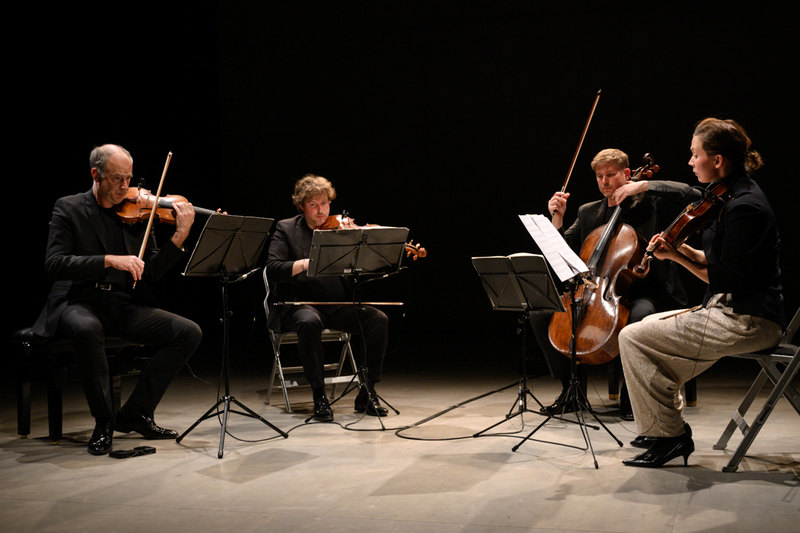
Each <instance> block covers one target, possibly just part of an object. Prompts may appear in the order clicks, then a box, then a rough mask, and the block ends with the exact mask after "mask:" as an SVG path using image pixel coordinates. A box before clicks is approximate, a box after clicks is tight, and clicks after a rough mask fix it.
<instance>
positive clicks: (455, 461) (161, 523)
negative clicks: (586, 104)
mask: <svg viewBox="0 0 800 533" xmlns="http://www.w3.org/2000/svg"><path fill="white" fill-rule="evenodd" d="M466 366H467V367H465V368H461V369H459V370H458V371H450V372H444V371H440V370H430V371H426V372H421V371H415V372H400V371H393V372H392V371H389V372H388V373H387V375H386V376H385V379H384V381H383V382H382V383H381V387H380V389H379V392H380V394H381V395H382V396H383V397H384V398H385V399H386V400H388V402H389V403H391V404H392V405H393V406H394V407H396V408H397V409H398V410H399V411H400V414H399V415H394V414H392V415H391V416H389V417H387V418H385V419H384V422H385V424H386V428H385V429H382V428H381V426H380V424H379V423H378V421H377V420H376V419H374V418H365V419H362V420H359V418H358V417H357V416H356V415H355V413H354V412H353V411H352V398H353V396H352V395H351V396H349V397H346V398H345V399H343V400H341V402H340V403H338V404H336V405H335V406H334V408H335V411H336V421H335V423H332V424H307V425H305V424H304V423H303V421H304V418H305V417H306V413H305V412H297V413H294V414H288V413H286V412H285V411H284V410H283V409H282V403H281V402H280V397H279V396H276V397H274V398H273V399H274V401H273V405H269V406H268V405H265V404H264V400H265V383H264V379H265V376H264V374H265V373H266V372H263V373H262V372H257V371H238V372H236V373H235V375H234V376H233V378H232V380H231V392H232V394H233V396H234V397H236V398H237V399H238V400H240V401H241V402H242V403H244V404H245V405H247V406H248V407H250V408H252V409H254V410H255V411H257V412H258V413H259V414H260V415H262V416H263V417H265V418H266V419H267V420H269V421H270V422H271V423H273V424H275V425H276V426H278V427H279V428H281V429H282V430H284V431H286V432H288V434H289V437H288V438H286V439H284V438H281V437H279V436H277V434H276V433H275V432H274V431H273V430H271V429H270V428H268V427H267V426H265V425H263V424H262V423H261V422H259V421H257V420H255V419H252V418H247V417H244V416H240V415H237V414H232V415H231V417H230V419H229V422H228V429H229V432H230V434H229V435H228V436H226V439H225V443H224V456H223V458H222V459H218V458H217V451H218V447H219V436H220V423H219V422H218V421H217V419H210V420H206V421H204V422H202V423H201V424H200V425H199V426H198V427H197V428H196V429H194V430H193V431H192V432H190V433H189V434H188V436H187V437H186V438H185V440H184V441H183V442H182V443H180V444H178V443H176V442H173V441H171V442H164V441H150V442H148V444H151V445H154V446H156V448H157V453H156V454H155V455H150V456H144V457H136V458H130V459H123V460H117V459H111V458H108V457H93V456H90V455H89V454H87V453H86V450H85V443H86V440H87V439H88V437H89V434H90V431H91V428H92V421H91V419H90V417H89V415H88V413H87V411H86V408H85V402H84V400H83V398H82V396H81V393H80V391H79V389H78V388H77V387H70V388H69V389H68V390H67V393H66V398H65V403H64V431H65V433H66V436H65V439H64V440H63V441H62V442H61V443H60V444H59V445H53V444H51V443H49V442H48V441H47V439H46V438H43V437H44V436H45V435H46V433H47V419H46V410H45V403H44V391H42V390H40V389H39V390H38V393H37V392H36V390H37V389H35V392H34V394H35V395H36V398H35V401H34V413H33V419H34V421H33V429H32V435H31V436H30V438H28V439H20V438H19V437H18V436H17V435H16V418H15V410H14V401H13V395H12V394H11V393H10V391H9V387H6V392H5V393H4V395H3V406H2V411H1V412H0V473H2V480H3V482H2V484H1V485H0V524H2V525H1V526H0V528H2V530H3V531H90V530H92V531H94V530H101V531H137V532H141V531H147V530H148V529H149V530H157V531H195V532H200V531H236V532H245V531H353V530H360V531H375V532H385V531H392V532H401V531H402V532H405V531H416V532H423V531H425V532H427V531H436V532H449V531H476V532H477V531H480V532H483V531H604V532H608V531H647V532H696V531H720V532H723V531H724V532H731V531H760V530H763V531H797V530H798V529H797V528H798V523H799V522H800V512H799V511H798V510H799V509H800V480H798V475H797V471H798V465H799V464H800V441H799V439H798V437H800V418H798V416H797V414H796V413H795V412H794V411H793V410H792V409H791V407H790V406H789V405H788V403H787V402H785V401H781V402H780V404H779V405H778V408H777V409H776V411H775V412H774V413H773V415H772V417H771V418H770V420H769V421H768V423H767V425H766V427H765V429H764V430H763V431H762V434H761V435H760V436H759V438H758V439H757V441H756V443H755V444H754V446H753V447H752V448H751V453H750V454H749V455H748V457H746V458H745V459H744V461H743V462H742V464H741V466H740V468H739V471H738V472H736V473H723V472H721V468H722V467H723V466H724V465H725V464H726V462H727V458H728V457H729V455H730V453H731V451H718V450H714V449H713V448H712V445H713V444H714V442H716V440H717V438H718V436H719V434H720V432H721V431H722V429H723V427H724V425H725V424H726V422H727V419H728V416H729V414H730V412H731V409H732V406H733V405H735V404H736V403H737V402H738V399H739V398H740V397H741V395H742V394H743V393H744V390H745V389H746V387H747V385H748V384H749V381H751V380H752V378H753V377H754V376H755V372H754V370H753V369H752V367H746V368H745V369H744V370H737V369H736V368H733V370H732V368H731V367H726V366H724V365H722V366H720V367H719V368H716V369H712V370H711V371H710V372H709V373H708V374H707V375H705V376H704V377H703V378H702V379H701V381H700V386H699V402H698V405H697V406H696V407H692V408H689V409H687V412H686V418H687V420H688V421H689V422H690V423H691V425H692V427H693V430H694V435H695V444H696V446H697V451H696V452H695V453H694V454H693V455H692V456H691V457H690V458H689V467H688V468H687V467H683V466H682V463H681V461H680V460H676V461H674V462H673V463H671V466H669V467H667V468H662V469H654V470H648V469H637V468H630V467H625V466H623V465H622V464H621V460H622V459H624V458H626V457H629V456H632V455H634V454H635V453H636V450H635V449H633V448H631V447H630V446H629V445H628V441H630V440H631V439H632V438H633V437H634V436H635V426H634V424H633V423H632V422H621V421H619V420H618V419H617V418H616V417H614V416H612V415H611V414H607V415H603V416H601V420H602V421H603V422H605V423H606V424H607V427H608V429H609V431H610V432H611V433H613V435H615V436H616V437H618V438H619V439H620V440H621V441H622V442H623V443H624V444H625V445H624V446H623V447H619V446H618V445H617V443H616V442H615V440H614V438H613V437H612V436H611V435H609V434H608V433H606V432H605V431H604V430H602V429H600V430H597V431H594V430H589V435H590V442H591V444H592V447H593V449H594V454H595V456H596V459H597V463H598V468H597V469H595V467H594V464H593V458H592V453H591V452H590V451H587V450H584V449H578V448H576V447H574V446H577V447H579V448H585V443H584V440H583V438H582V437H581V433H580V431H579V427H578V426H576V425H574V424H568V423H563V422H557V421H553V420H551V421H550V422H548V423H547V424H545V426H544V427H543V428H542V429H541V430H539V431H538V432H537V434H536V437H537V439H540V440H530V441H527V442H525V443H524V444H523V445H522V446H521V447H520V448H519V450H518V451H512V447H513V446H514V445H515V444H517V443H518V442H520V438H521V436H522V435H524V434H527V433H528V432H529V431H530V430H532V429H533V428H534V427H535V426H536V425H538V424H539V422H541V421H542V420H543V419H544V418H543V417H541V416H539V415H535V414H530V413H528V414H525V415H523V417H522V418H520V417H514V418H512V420H511V421H509V422H504V423H503V424H501V425H500V426H498V427H497V428H495V429H494V430H493V431H492V432H504V433H506V434H505V435H496V434H495V435H487V436H483V437H479V438H475V437H473V436H472V435H473V434H474V433H476V432H479V431H481V430H482V429H484V428H486V427H488V426H489V425H491V424H493V423H495V422H497V421H500V420H503V418H504V416H505V414H506V413H507V412H508V411H509V409H511V407H512V406H513V405H514V400H515V398H516V394H517V392H516V387H511V388H508V389H505V390H502V391H500V392H495V393H491V394H486V393H490V392H492V391H495V390H497V389H499V388H501V387H503V386H505V385H510V384H514V383H515V382H516V380H517V379H518V377H519V376H517V375H514V373H513V372H509V373H506V372H502V371H500V372H492V373H489V374H490V375H488V376H487V375H486V374H485V373H484V372H481V371H480V370H479V369H477V368H474V367H469V365H466ZM198 374H199V375H200V377H202V378H203V380H204V381H203V380H199V379H196V378H194V377H191V376H190V375H189V374H188V373H186V374H182V375H181V376H179V378H178V379H177V380H176V381H175V382H174V383H173V385H172V387H171V388H170V390H169V391H168V393H167V396H166V397H165V398H164V400H163V402H162V404H161V406H160V408H159V411H158V412H157V421H158V422H159V423H160V424H162V425H164V426H167V427H173V428H175V429H177V430H178V431H184V430H185V429H187V428H188V427H189V426H190V425H191V424H192V423H193V422H194V421H195V420H197V419H198V418H199V417H200V415H202V414H203V413H204V412H205V411H206V410H207V409H208V408H209V407H211V406H212V405H213V404H214V402H215V401H216V399H217V396H216V395H217V385H218V384H217V382H216V378H215V377H214V373H213V372H208V373H206V374H202V373H198ZM737 374H739V375H737ZM209 376H211V377H209ZM603 377H604V375H603V374H600V375H593V376H592V378H591V379H590V385H589V397H590V401H591V402H592V405H594V406H595V407H596V408H597V409H598V410H599V411H608V412H609V413H610V412H611V409H612V407H613V404H612V402H611V401H609V400H608V399H607V394H606V393H605V381H604V379H603ZM530 386H531V389H532V391H533V394H534V395H535V396H536V397H537V398H538V399H540V400H541V401H542V403H549V401H551V400H552V399H553V397H554V396H555V395H556V392H557V385H556V383H555V381H554V380H552V379H551V378H548V377H539V378H535V379H532V380H531V382H530ZM306 394H307V393H305V392H298V393H297V396H296V398H297V399H299V400H302V399H303V398H305V395H306ZM484 394H486V395H485V396H484ZM276 402H277V403H276ZM531 403H533V402H532V401H531ZM300 407H301V408H302V405H301V406H300ZM401 428H405V429H401ZM492 432H490V433H492ZM738 440H739V437H738V435H737V436H735V437H734V440H733V443H734V444H735V443H738ZM544 441H547V442H544ZM143 443H144V441H142V440H141V439H138V438H133V437H127V436H122V435H120V434H117V437H116V438H115V448H132V447H133V446H138V445H141V444H143Z"/></svg>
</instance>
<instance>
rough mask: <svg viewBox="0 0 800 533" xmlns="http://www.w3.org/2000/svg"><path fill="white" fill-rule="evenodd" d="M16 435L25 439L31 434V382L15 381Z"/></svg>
mask: <svg viewBox="0 0 800 533" xmlns="http://www.w3.org/2000/svg"><path fill="white" fill-rule="evenodd" d="M17 433H18V434H19V436H20V437H22V438H27V437H28V435H30V433H31V382H30V381H27V380H22V379H20V380H19V381H17Z"/></svg>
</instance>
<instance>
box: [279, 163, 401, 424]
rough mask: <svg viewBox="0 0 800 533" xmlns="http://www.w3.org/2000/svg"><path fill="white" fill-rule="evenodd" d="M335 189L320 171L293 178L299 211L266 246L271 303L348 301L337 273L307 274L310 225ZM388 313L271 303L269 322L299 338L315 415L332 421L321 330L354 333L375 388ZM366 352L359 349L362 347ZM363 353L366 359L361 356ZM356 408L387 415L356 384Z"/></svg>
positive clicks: (321, 217)
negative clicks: (358, 390) (267, 246)
mask: <svg viewBox="0 0 800 533" xmlns="http://www.w3.org/2000/svg"><path fill="white" fill-rule="evenodd" d="M335 198H336V190H335V189H334V188H333V185H332V184H331V182H330V181H328V180H327V179H325V178H323V177H322V176H315V175H313V174H308V175H306V176H304V177H302V178H301V179H299V180H298V181H297V183H296V184H295V188H294V193H293V194H292V201H293V203H294V205H295V207H296V208H297V210H298V211H300V214H298V215H296V216H294V217H291V218H287V219H284V220H280V221H279V222H278V223H277V225H276V227H275V233H274V234H273V236H272V240H271V242H270V246H269V253H268V257H267V265H266V270H267V277H268V279H269V281H270V306H271V307H272V306H273V304H274V303H276V302H290V301H296V302H305V301H311V302H344V301H350V300H351V298H350V297H349V294H348V288H347V287H346V286H345V283H344V280H342V279H341V278H339V277H336V276H320V277H308V276H307V275H306V271H307V270H308V263H309V255H310V253H311V238H312V236H313V234H314V230H316V229H320V228H322V227H323V226H324V225H325V224H326V222H327V221H328V219H329V217H330V207H331V202H332V201H333V200H334V199H335ZM338 227H340V228H344V229H346V228H349V227H355V225H354V223H353V221H352V220H350V219H347V218H343V219H342V220H340V221H339V222H338ZM388 323H389V320H388V317H387V316H386V315H385V314H384V313H383V312H382V311H380V310H379V309H376V308H374V307H371V306H358V307H356V306H353V305H305V304H303V305H283V306H275V309H272V311H271V312H270V316H269V324H268V327H270V328H271V329H275V330H281V329H283V330H287V331H296V332H297V334H298V336H299V339H300V342H299V344H298V354H299V356H300V359H301V362H302V365H303V370H304V372H305V374H306V377H307V379H308V381H309V384H310V385H311V390H312V392H313V394H314V418H315V419H316V420H319V421H323V422H327V421H331V420H333V411H332V409H331V407H330V402H329V401H328V399H327V397H326V395H325V387H324V375H323V363H324V359H323V355H324V352H323V348H322V340H321V332H322V329H324V328H333V329H339V330H343V331H347V332H350V333H353V334H354V335H356V336H357V337H361V333H362V332H363V340H356V341H355V342H353V344H352V347H353V351H354V352H355V355H356V360H357V361H364V360H365V361H366V368H367V386H368V387H369V388H370V389H371V390H370V392H373V391H374V384H375V383H376V382H378V381H379V380H380V377H381V372H382V367H383V357H384V354H385V352H386V343H387V339H388V329H389V328H388ZM363 348H365V349H366V353H364V349H363ZM364 358H365V359H364ZM355 409H356V410H357V411H359V412H366V413H367V414H369V415H372V416H384V415H386V414H387V410H386V408H385V407H382V406H381V405H380V404H379V403H378V400H377V396H376V395H375V394H374V392H373V394H369V395H368V394H366V392H365V391H364V389H361V391H360V393H359V395H358V397H357V398H356V400H355Z"/></svg>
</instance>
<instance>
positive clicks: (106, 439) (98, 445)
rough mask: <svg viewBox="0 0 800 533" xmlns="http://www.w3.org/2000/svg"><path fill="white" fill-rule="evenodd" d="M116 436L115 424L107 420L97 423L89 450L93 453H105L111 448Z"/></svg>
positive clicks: (90, 440)
mask: <svg viewBox="0 0 800 533" xmlns="http://www.w3.org/2000/svg"><path fill="white" fill-rule="evenodd" d="M113 437H114V424H112V423H111V422H106V423H104V424H95V426H94V431H93V432H92V438H90V439H89V446H88V450H89V453H90V454H92V455H105V454H107V453H108V452H109V451H110V450H111V443H112V440H113Z"/></svg>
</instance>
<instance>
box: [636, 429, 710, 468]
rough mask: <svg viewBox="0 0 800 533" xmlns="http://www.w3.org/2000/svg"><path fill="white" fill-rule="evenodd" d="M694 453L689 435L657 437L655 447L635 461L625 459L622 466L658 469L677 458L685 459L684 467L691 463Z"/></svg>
mask: <svg viewBox="0 0 800 533" xmlns="http://www.w3.org/2000/svg"><path fill="white" fill-rule="evenodd" d="M693 451H694V441H693V440H692V438H691V437H690V436H688V435H685V434H684V435H681V436H680V437H657V440H656V441H655V443H653V445H652V446H651V447H650V449H649V450H647V451H646V452H644V453H641V454H639V455H637V456H636V457H634V458H633V459H625V460H623V461H622V464H624V465H626V466H642V467H646V468H658V467H661V466H664V465H665V464H667V463H668V462H670V461H671V460H672V459H675V458H676V457H683V465H684V466H686V465H687V464H688V462H689V455H691V453H692V452H693Z"/></svg>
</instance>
